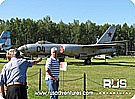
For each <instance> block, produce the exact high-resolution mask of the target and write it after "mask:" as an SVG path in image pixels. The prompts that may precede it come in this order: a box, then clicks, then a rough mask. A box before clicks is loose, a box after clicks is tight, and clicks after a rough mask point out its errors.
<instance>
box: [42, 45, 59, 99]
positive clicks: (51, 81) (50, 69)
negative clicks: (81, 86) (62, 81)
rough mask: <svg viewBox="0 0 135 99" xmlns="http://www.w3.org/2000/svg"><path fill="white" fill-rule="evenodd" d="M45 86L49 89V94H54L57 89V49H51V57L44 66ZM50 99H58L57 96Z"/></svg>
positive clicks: (51, 96)
mask: <svg viewBox="0 0 135 99" xmlns="http://www.w3.org/2000/svg"><path fill="white" fill-rule="evenodd" d="M45 69H46V77H45V80H46V84H47V86H48V88H49V92H50V93H51V92H56V91H58V88H59V78H58V76H59V63H58V60H57V48H56V47H53V48H52V49H51V57H50V58H48V59H47V61H46V65H45ZM50 99H58V95H51V94H50Z"/></svg>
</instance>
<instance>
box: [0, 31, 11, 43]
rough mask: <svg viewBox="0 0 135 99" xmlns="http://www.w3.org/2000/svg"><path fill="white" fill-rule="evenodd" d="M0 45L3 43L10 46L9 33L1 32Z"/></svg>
mask: <svg viewBox="0 0 135 99" xmlns="http://www.w3.org/2000/svg"><path fill="white" fill-rule="evenodd" d="M0 43H3V44H5V45H11V39H10V32H8V31H3V32H2V34H1V35H0Z"/></svg>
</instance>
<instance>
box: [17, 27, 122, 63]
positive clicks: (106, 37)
mask: <svg viewBox="0 0 135 99" xmlns="http://www.w3.org/2000/svg"><path fill="white" fill-rule="evenodd" d="M115 30H116V27H115V26H110V27H109V28H108V29H107V31H106V32H105V33H104V34H103V35H102V36H101V38H100V39H99V40H98V41H97V43H96V44H91V45H78V44H54V43H50V44H47V43H45V44H42V43H35V44H26V45H23V46H20V47H19V48H18V50H19V51H21V52H23V53H24V54H26V55H50V54H51V53H50V52H51V51H50V50H51V48H52V47H56V48H57V49H58V56H60V57H61V56H62V55H64V56H73V57H75V58H76V59H82V60H85V64H91V57H93V56H95V55H100V54H109V53H113V52H115V51H116V48H115V47H116V46H119V45H120V44H117V43H112V44H104V43H105V42H111V40H112V38H113V35H114V33H115ZM59 60H61V61H62V60H64V58H59Z"/></svg>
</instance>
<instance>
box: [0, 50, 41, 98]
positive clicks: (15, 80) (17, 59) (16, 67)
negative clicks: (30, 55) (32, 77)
mask: <svg viewBox="0 0 135 99" xmlns="http://www.w3.org/2000/svg"><path fill="white" fill-rule="evenodd" d="M6 56H7V59H8V60H9V62H8V63H7V64H5V65H4V67H3V69H2V71H1V75H0V85H1V91H2V96H3V98H5V93H4V85H6V86H7V94H6V95H7V99H27V88H26V87H27V83H26V72H27V69H28V67H32V65H35V64H37V63H38V62H41V61H42V58H39V59H37V60H33V61H27V60H26V59H22V58H21V55H20V52H19V51H17V50H15V49H10V50H9V51H8V53H7V54H6Z"/></svg>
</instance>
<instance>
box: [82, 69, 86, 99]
mask: <svg viewBox="0 0 135 99" xmlns="http://www.w3.org/2000/svg"><path fill="white" fill-rule="evenodd" d="M83 84H84V93H85V92H86V75H85V72H84V83H83ZM84 99H86V95H84Z"/></svg>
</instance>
